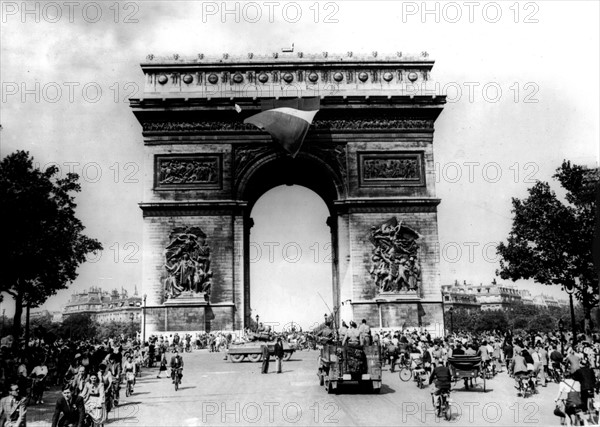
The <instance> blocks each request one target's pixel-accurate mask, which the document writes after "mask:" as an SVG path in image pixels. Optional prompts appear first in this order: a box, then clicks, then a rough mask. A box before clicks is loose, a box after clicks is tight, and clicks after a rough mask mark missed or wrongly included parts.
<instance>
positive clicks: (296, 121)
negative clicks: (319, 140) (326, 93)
mask: <svg viewBox="0 0 600 427" xmlns="http://www.w3.org/2000/svg"><path fill="white" fill-rule="evenodd" d="M319 106H320V102H319V98H296V99H289V100H288V99H286V100H273V99H271V100H263V101H262V103H261V107H262V109H263V111H262V112H261V113H258V114H255V115H254V116H251V117H248V118H247V119H246V120H244V123H250V124H253V125H255V126H256V127H258V128H259V129H262V130H265V131H267V132H268V133H269V134H270V135H271V137H272V138H273V140H274V141H275V142H278V143H279V144H281V146H282V147H283V148H284V149H285V150H286V151H287V152H288V153H290V154H291V155H292V157H296V154H298V151H300V147H301V146H302V142H303V141H304V137H305V136H306V133H307V132H308V128H309V127H310V125H311V123H312V121H313V118H314V117H315V114H317V112H318V111H319Z"/></svg>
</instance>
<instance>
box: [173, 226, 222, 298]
mask: <svg viewBox="0 0 600 427" xmlns="http://www.w3.org/2000/svg"><path fill="white" fill-rule="evenodd" d="M165 270H166V271H167V278H166V279H165V299H172V298H177V297H180V296H187V297H204V296H205V295H206V296H208V295H210V286H211V277H212V271H211V270H210V247H209V246H208V244H207V243H206V234H205V233H204V232H203V231H202V230H201V229H200V228H199V227H190V228H185V227H177V228H175V229H173V231H172V232H171V234H170V235H169V244H168V245H167V247H166V248H165Z"/></svg>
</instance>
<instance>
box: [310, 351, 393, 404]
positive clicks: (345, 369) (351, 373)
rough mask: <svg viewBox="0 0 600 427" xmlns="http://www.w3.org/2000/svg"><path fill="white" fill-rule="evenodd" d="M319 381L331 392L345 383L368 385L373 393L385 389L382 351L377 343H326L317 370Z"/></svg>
mask: <svg viewBox="0 0 600 427" xmlns="http://www.w3.org/2000/svg"><path fill="white" fill-rule="evenodd" d="M317 376H318V377H319V384H320V385H322V386H325V390H327V393H329V394H333V393H338V391H339V388H340V386H341V385H343V384H352V385H357V386H361V387H364V388H365V389H367V390H368V391H370V392H372V393H379V392H380V391H381V385H382V382H381V354H380V348H379V346H377V345H364V346H342V345H341V344H339V343H329V344H324V345H323V347H322V348H321V352H320V355H319V368H318V370H317Z"/></svg>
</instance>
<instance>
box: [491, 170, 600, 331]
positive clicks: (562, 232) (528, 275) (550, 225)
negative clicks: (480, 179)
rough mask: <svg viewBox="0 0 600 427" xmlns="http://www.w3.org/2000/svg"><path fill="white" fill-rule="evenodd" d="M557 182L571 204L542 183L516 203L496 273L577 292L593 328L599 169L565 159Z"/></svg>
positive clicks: (596, 292) (596, 294)
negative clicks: (595, 230) (564, 201)
mask: <svg viewBox="0 0 600 427" xmlns="http://www.w3.org/2000/svg"><path fill="white" fill-rule="evenodd" d="M553 178H555V179H557V180H558V181H559V183H560V184H561V186H562V187H563V188H564V190H566V195H565V200H566V203H563V202H561V201H560V200H559V199H558V198H557V196H556V194H555V193H554V191H552V190H551V189H550V185H549V184H548V183H546V182H537V183H536V184H535V185H534V186H533V187H532V188H530V189H529V190H528V192H529V197H527V198H526V199H524V200H519V199H517V198H513V199H512V204H513V209H512V212H513V214H514V217H513V224H512V229H511V231H510V233H509V236H508V241H507V243H504V242H501V243H500V244H499V245H498V247H497V251H498V254H499V255H500V269H499V270H497V271H496V274H497V275H499V276H500V277H502V278H503V279H512V280H518V279H533V280H534V281H535V282H538V283H543V284H545V285H559V286H562V288H563V289H569V288H571V289H574V295H575V297H576V298H577V299H578V300H579V301H580V302H581V305H582V307H583V310H584V314H585V319H586V330H588V329H589V327H590V322H591V309H592V308H593V307H595V306H596V305H597V304H598V275H597V272H596V270H595V268H594V263H593V255H592V254H593V239H594V228H595V224H594V223H595V220H596V187H597V185H598V169H587V168H585V167H582V166H577V165H571V162H568V161H566V160H565V161H564V162H563V164H562V165H561V166H560V167H559V168H558V169H557V170H556V174H555V175H554V176H553Z"/></svg>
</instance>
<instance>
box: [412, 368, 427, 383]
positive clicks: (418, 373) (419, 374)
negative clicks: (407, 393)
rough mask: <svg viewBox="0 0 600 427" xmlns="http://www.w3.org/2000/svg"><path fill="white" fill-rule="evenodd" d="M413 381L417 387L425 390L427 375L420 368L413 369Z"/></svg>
mask: <svg viewBox="0 0 600 427" xmlns="http://www.w3.org/2000/svg"><path fill="white" fill-rule="evenodd" d="M414 376H415V381H416V383H417V387H419V388H425V386H426V382H427V378H428V374H427V371H426V370H425V369H423V368H421V367H417V368H415V369H414Z"/></svg>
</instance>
